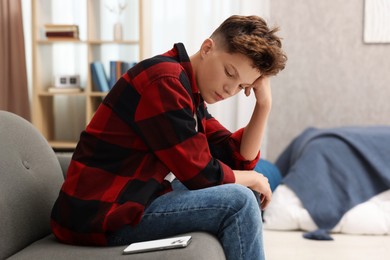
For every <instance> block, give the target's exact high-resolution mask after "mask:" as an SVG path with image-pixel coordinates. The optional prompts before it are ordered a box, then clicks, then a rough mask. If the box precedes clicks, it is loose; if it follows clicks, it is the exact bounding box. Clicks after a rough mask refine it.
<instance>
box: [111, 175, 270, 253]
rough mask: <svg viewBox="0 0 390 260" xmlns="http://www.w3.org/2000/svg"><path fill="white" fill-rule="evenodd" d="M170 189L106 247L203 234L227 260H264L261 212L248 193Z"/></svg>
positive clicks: (229, 188) (233, 188)
mask: <svg viewBox="0 0 390 260" xmlns="http://www.w3.org/2000/svg"><path fill="white" fill-rule="evenodd" d="M172 185H173V191H172V192H169V193H167V194H165V195H163V196H160V197H158V198H157V199H155V200H154V201H153V202H152V203H151V204H150V205H149V206H148V207H147V208H146V210H145V213H144V215H143V217H142V219H141V222H140V223H139V224H138V225H136V226H135V227H131V226H126V227H124V228H123V229H121V230H119V231H117V232H115V233H114V234H112V235H111V236H110V238H109V245H111V246H114V245H126V244H130V243H134V242H138V241H145V240H153V239H159V238H164V237H170V236H175V235H178V234H183V233H187V232H193V231H204V232H208V233H211V234H214V235H215V236H216V237H217V238H218V239H219V241H220V242H221V244H222V247H223V249H224V252H225V255H226V258H227V259H234V260H239V259H256V260H257V259H264V251H263V237H262V221H261V211H260V208H259V204H258V202H257V200H256V198H255V196H254V194H253V192H252V191H251V190H250V189H248V188H246V187H244V186H242V185H239V184H224V185H219V186H215V187H211V188H206V189H200V190H188V189H187V188H186V187H185V186H184V185H182V184H181V183H180V182H179V181H178V180H174V181H173V183H172Z"/></svg>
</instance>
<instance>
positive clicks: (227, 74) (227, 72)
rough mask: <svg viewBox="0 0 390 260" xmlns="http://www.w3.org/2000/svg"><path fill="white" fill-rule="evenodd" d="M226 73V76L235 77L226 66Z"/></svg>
mask: <svg viewBox="0 0 390 260" xmlns="http://www.w3.org/2000/svg"><path fill="white" fill-rule="evenodd" d="M225 74H226V76H228V77H229V78H233V76H234V75H233V74H230V73H229V71H228V70H227V69H226V68H225Z"/></svg>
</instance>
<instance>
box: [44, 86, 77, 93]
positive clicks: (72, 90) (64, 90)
mask: <svg viewBox="0 0 390 260" xmlns="http://www.w3.org/2000/svg"><path fill="white" fill-rule="evenodd" d="M47 91H48V92H49V93H57V94H69V93H80V92H82V91H83V89H82V88H80V87H67V88H63V87H51V88H48V89H47Z"/></svg>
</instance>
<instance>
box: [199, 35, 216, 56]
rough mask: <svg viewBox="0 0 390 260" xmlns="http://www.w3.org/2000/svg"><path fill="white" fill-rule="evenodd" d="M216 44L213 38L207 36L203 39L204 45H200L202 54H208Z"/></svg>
mask: <svg viewBox="0 0 390 260" xmlns="http://www.w3.org/2000/svg"><path fill="white" fill-rule="evenodd" d="M214 46H215V42H214V40H213V39H211V38H207V39H206V40H204V41H203V43H202V46H201V47H200V55H201V57H202V58H203V57H204V56H206V55H208V54H209V53H210V52H211V51H212V50H213V49H214Z"/></svg>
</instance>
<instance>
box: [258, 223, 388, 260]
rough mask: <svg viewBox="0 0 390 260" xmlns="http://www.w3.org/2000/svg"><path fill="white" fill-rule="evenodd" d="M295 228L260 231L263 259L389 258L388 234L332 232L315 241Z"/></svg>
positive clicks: (357, 259) (347, 259) (360, 259)
mask: <svg viewBox="0 0 390 260" xmlns="http://www.w3.org/2000/svg"><path fill="white" fill-rule="evenodd" d="M302 234H303V233H302V232H296V231H269V230H265V231H264V245H265V254H266V259H267V260H288V259H293V260H389V259H390V236H357V235H344V234H332V237H333V238H334V240H332V241H315V240H309V239H305V238H303V237H302Z"/></svg>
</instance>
